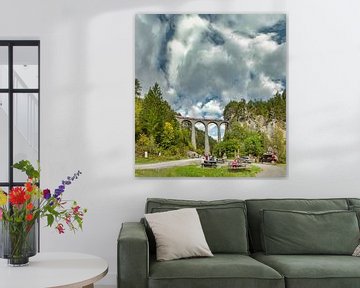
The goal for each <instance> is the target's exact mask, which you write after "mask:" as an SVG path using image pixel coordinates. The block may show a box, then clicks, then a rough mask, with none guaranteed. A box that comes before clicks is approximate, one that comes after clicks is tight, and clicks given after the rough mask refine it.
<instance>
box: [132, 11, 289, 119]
mask: <svg viewBox="0 0 360 288" xmlns="http://www.w3.org/2000/svg"><path fill="white" fill-rule="evenodd" d="M210 18H211V17H209V18H204V17H200V16H199V15H197V14H194V15H177V16H174V17H173V18H172V22H171V25H172V28H173V29H174V30H173V33H172V35H171V36H170V37H169V35H168V32H169V25H170V24H169V22H166V21H163V22H161V21H160V20H159V18H158V17H156V15H139V16H137V19H136V77H137V78H139V79H140V81H141V82H142V85H143V87H144V88H145V87H146V89H148V87H149V85H153V84H154V83H155V82H158V83H159V84H160V85H161V86H162V88H163V92H164V98H165V99H167V100H168V101H169V103H170V104H171V106H172V107H173V108H174V110H176V111H177V112H180V113H181V114H182V115H186V116H192V117H203V116H206V117H209V118H217V117H219V116H220V115H222V111H223V108H224V107H225V105H226V104H227V103H228V102H229V101H231V100H240V99H241V98H245V99H247V100H250V99H268V98H270V97H271V96H272V95H273V94H274V91H275V90H283V89H284V88H285V87H283V86H282V85H283V84H282V82H281V81H280V80H281V79H284V78H285V77H286V43H282V44H279V43H277V42H276V41H274V40H273V36H274V35H273V34H272V33H270V32H269V33H258V31H259V29H261V28H263V27H269V26H272V25H274V24H276V23H277V22H278V21H279V20H280V19H284V15H277V14H270V15H251V14H249V15H215V16H212V18H211V19H210ZM167 37H168V38H169V39H168V38H167ZM164 45H166V47H165V48H164ZM160 58H163V59H166V63H163V66H164V67H165V69H163V70H161V69H159V61H160V60H161V59H160ZM159 59H160V60H159ZM161 61H163V60H161ZM164 67H163V68H164Z"/></svg>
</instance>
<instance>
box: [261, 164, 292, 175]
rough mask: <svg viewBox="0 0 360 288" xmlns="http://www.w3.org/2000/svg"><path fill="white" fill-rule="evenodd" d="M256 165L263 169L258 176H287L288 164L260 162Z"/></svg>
mask: <svg viewBox="0 0 360 288" xmlns="http://www.w3.org/2000/svg"><path fill="white" fill-rule="evenodd" d="M254 165H256V166H258V167H260V168H261V169H262V171H261V172H260V173H258V174H257V175H256V177H260V178H267V177H284V176H286V165H272V164H260V163H254Z"/></svg>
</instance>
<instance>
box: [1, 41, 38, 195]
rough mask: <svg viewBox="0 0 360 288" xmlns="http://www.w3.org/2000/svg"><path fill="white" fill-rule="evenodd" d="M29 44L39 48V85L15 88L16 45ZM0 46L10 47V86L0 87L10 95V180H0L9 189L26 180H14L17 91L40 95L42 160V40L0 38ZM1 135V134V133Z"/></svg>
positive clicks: (2, 91)
mask: <svg viewBox="0 0 360 288" xmlns="http://www.w3.org/2000/svg"><path fill="white" fill-rule="evenodd" d="M19 46H28V47H37V49H38V63H37V65H38V71H37V72H38V83H37V84H38V85H37V88H28V89H18V88H14V53H13V52H14V47H19ZM0 47H7V48H8V55H7V57H8V87H7V88H0V93H6V94H7V97H8V107H9V111H8V118H9V123H8V130H9V131H8V137H9V139H8V143H9V144H8V145H9V147H8V173H9V175H8V179H7V180H8V181H5V182H0V187H7V188H8V191H10V190H11V188H12V187H14V186H22V185H24V184H25V182H15V181H14V168H12V165H13V164H14V94H16V93H36V94H37V95H38V113H37V114H38V115H37V117H38V127H37V129H38V139H37V140H38V155H37V158H38V159H37V160H38V161H40V40H0ZM0 137H1V135H0Z"/></svg>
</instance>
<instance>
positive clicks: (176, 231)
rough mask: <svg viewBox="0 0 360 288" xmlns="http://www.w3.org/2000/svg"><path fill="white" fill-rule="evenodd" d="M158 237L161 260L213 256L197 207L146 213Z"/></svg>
mask: <svg viewBox="0 0 360 288" xmlns="http://www.w3.org/2000/svg"><path fill="white" fill-rule="evenodd" d="M145 218H146V220H147V221H148V223H149V225H150V227H151V230H152V231H153V233H154V236H155V239H156V259H157V260H159V261H165V260H174V259H179V258H188V257H201V256H204V257H205V256H213V254H212V253H211V251H210V249H209V246H208V244H207V243H206V240H205V236H204V233H203V230H202V227H201V223H200V219H199V215H198V213H197V211H196V209H195V208H185V209H179V210H174V211H166V212H161V213H150V214H145Z"/></svg>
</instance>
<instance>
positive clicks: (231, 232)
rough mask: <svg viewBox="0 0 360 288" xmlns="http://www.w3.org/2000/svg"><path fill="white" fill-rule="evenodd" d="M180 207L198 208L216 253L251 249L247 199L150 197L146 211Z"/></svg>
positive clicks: (168, 209)
mask: <svg viewBox="0 0 360 288" xmlns="http://www.w3.org/2000/svg"><path fill="white" fill-rule="evenodd" d="M181 208H196V209H197V211H198V214H199V218H200V221H201V225H202V228H203V231H204V235H205V238H206V241H207V243H208V245H209V247H210V250H211V251H212V252H213V253H237V254H248V253H249V244H248V235H247V234H248V233H247V219H246V218H247V213H246V205H245V201H243V200H231V199H227V200H215V201H195V200H175V199H160V198H150V199H147V202H146V208H145V213H157V212H165V211H170V210H176V209H181ZM174 225H175V224H174ZM147 233H148V236H149V242H150V243H149V244H150V247H151V252H154V251H153V250H154V245H155V243H154V237H153V235H152V232H151V230H150V229H149V228H148V227H147Z"/></svg>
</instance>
